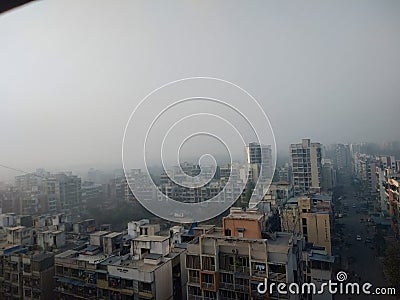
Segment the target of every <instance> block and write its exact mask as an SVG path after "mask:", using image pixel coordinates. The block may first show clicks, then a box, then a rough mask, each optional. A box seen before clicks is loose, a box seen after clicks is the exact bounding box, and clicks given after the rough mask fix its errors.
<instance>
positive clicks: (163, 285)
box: [55, 235, 186, 300]
mask: <svg viewBox="0 0 400 300" xmlns="http://www.w3.org/2000/svg"><path fill="white" fill-rule="evenodd" d="M97 236H99V235H97ZM106 237H107V235H104V238H106ZM131 242H132V244H131V253H130V254H127V255H106V254H105V253H104V251H103V249H102V248H101V247H99V246H95V245H85V246H82V247H79V248H76V249H73V250H67V251H65V252H63V253H60V254H58V255H56V256H55V273H56V274H55V278H56V297H55V299H149V300H151V299H154V300H156V299H160V300H164V299H185V298H186V289H185V286H186V281H185V278H186V275H185V274H186V273H185V270H184V253H185V251H186V250H185V249H183V248H182V249H181V248H178V247H175V248H170V247H169V243H170V241H169V238H168V237H161V236H139V237H137V238H135V239H133V240H131Z"/></svg>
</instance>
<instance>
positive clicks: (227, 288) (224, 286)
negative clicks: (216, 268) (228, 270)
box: [219, 282, 234, 290]
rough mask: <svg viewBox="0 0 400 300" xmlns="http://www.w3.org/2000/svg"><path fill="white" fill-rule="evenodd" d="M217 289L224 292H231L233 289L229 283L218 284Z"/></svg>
mask: <svg viewBox="0 0 400 300" xmlns="http://www.w3.org/2000/svg"><path fill="white" fill-rule="evenodd" d="M219 287H220V288H221V289H225V290H233V289H234V285H233V283H231V282H220V283H219Z"/></svg>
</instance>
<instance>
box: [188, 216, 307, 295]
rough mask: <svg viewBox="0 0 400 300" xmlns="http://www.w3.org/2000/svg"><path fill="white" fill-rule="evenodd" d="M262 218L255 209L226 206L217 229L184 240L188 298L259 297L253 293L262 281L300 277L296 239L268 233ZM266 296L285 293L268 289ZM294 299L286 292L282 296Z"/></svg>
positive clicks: (299, 253) (300, 244)
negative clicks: (245, 210)
mask: <svg viewBox="0 0 400 300" xmlns="http://www.w3.org/2000/svg"><path fill="white" fill-rule="evenodd" d="M264 221H265V219H264V215H263V214H262V213H260V212H257V211H255V210H251V211H247V212H243V211H240V210H238V209H232V210H231V213H230V215H229V216H227V217H225V218H224V220H223V227H222V228H218V227H215V226H212V227H209V228H205V230H203V232H205V233H202V234H200V235H198V236H197V237H196V238H195V239H194V240H193V241H192V242H189V243H188V245H187V254H186V268H187V270H188V285H187V293H188V299H196V300H197V299H265V297H266V296H265V295H260V294H259V293H258V291H257V286H258V284H259V283H263V282H264V281H265V279H267V280H268V282H269V283H272V282H274V283H280V282H285V283H289V282H293V281H295V282H297V281H299V280H301V278H302V275H301V274H302V273H301V272H302V267H301V255H302V254H301V252H302V242H301V240H298V239H297V238H295V237H294V236H293V235H292V234H290V233H276V234H274V235H268V234H267V233H265V232H264V231H263V230H264V228H265V224H264ZM195 234H196V230H195ZM269 298H270V299H278V298H279V299H281V298H285V296H284V295H278V294H277V293H274V294H272V295H269ZM297 298H298V296H289V295H286V299H297Z"/></svg>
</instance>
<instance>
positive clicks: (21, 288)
mask: <svg viewBox="0 0 400 300" xmlns="http://www.w3.org/2000/svg"><path fill="white" fill-rule="evenodd" d="M53 276H54V255H53V254H52V253H50V252H37V251H36V252H35V251H29V250H28V248H26V247H23V246H21V245H17V246H11V247H9V248H6V249H3V250H2V251H1V256H0V285H1V286H0V294H1V295H2V296H3V299H38V300H52V299H54V294H53V289H54V284H53Z"/></svg>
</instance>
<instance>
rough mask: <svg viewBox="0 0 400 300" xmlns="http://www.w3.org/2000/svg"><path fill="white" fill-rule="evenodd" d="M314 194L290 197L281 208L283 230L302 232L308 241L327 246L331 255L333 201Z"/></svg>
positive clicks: (327, 250) (326, 248)
mask: <svg viewBox="0 0 400 300" xmlns="http://www.w3.org/2000/svg"><path fill="white" fill-rule="evenodd" d="M327 198H328V197H325V196H322V195H313V196H309V197H298V198H291V199H289V200H288V201H287V202H286V204H285V206H284V208H283V209H282V210H281V227H282V230H284V231H287V232H292V233H295V234H302V235H303V236H304V238H305V240H306V241H307V242H310V243H313V244H315V245H318V246H322V247H325V250H326V252H327V253H328V254H329V255H331V252H332V245H331V213H332V208H331V203H330V201H329V200H327Z"/></svg>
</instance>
